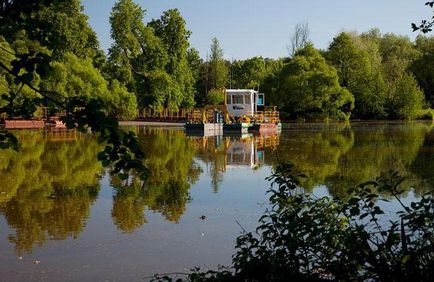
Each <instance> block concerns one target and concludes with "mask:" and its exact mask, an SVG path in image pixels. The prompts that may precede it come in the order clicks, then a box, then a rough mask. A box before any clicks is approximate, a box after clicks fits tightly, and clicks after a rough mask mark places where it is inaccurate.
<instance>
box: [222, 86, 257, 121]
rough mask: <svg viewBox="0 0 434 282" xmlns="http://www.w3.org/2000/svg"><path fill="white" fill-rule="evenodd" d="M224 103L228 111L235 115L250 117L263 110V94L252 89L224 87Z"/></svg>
mask: <svg viewBox="0 0 434 282" xmlns="http://www.w3.org/2000/svg"><path fill="white" fill-rule="evenodd" d="M225 103H226V107H227V110H228V112H229V113H230V114H231V115H232V116H235V117H241V116H248V117H251V116H253V115H254V113H255V112H257V111H258V107H259V110H263V108H264V106H265V96H264V94H262V93H259V92H258V91H256V90H253V89H226V97H225Z"/></svg>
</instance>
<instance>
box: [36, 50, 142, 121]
mask: <svg viewBox="0 0 434 282" xmlns="http://www.w3.org/2000/svg"><path fill="white" fill-rule="evenodd" d="M51 68H52V69H51V72H50V75H49V76H48V78H47V79H46V80H44V81H43V82H42V87H43V89H47V90H51V91H56V92H57V93H58V94H60V95H62V96H63V97H82V98H85V99H87V100H90V99H91V98H100V99H101V101H103V102H104V103H105V106H106V110H107V111H108V113H110V114H112V115H113V116H115V117H117V118H126V119H128V118H134V117H135V116H136V109H137V102H136V99H135V96H134V94H132V93H129V92H128V91H127V90H126V89H125V88H124V87H122V86H121V85H120V84H119V82H118V81H112V83H111V85H108V83H107V81H106V80H105V79H104V77H103V76H102V75H101V73H100V71H99V70H98V69H96V68H95V67H94V66H93V65H92V62H91V61H90V60H89V59H79V58H77V57H76V56H75V55H74V54H72V53H66V54H65V55H64V56H63V58H62V60H59V61H54V62H52V63H51Z"/></svg>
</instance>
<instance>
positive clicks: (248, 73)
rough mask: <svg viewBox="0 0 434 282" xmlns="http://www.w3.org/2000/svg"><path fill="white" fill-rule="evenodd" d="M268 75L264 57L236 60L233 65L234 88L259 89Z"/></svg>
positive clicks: (232, 78)
mask: <svg viewBox="0 0 434 282" xmlns="http://www.w3.org/2000/svg"><path fill="white" fill-rule="evenodd" d="M265 75H266V63H265V60H264V59H263V58H262V57H253V58H251V59H247V60H244V61H235V62H234V63H233V64H232V65H231V80H232V85H233V88H239V89H243V88H247V89H259V88H260V86H261V83H262V81H263V80H264V78H265Z"/></svg>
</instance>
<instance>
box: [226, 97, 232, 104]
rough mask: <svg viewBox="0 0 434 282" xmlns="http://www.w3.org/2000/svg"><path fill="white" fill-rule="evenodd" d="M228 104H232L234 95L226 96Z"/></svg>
mask: <svg viewBox="0 0 434 282" xmlns="http://www.w3.org/2000/svg"><path fill="white" fill-rule="evenodd" d="M226 103H227V104H232V95H226Z"/></svg>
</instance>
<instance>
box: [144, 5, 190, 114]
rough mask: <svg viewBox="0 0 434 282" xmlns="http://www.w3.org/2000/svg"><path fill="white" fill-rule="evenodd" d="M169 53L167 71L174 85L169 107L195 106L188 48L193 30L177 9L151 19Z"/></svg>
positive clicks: (152, 25)
mask: <svg viewBox="0 0 434 282" xmlns="http://www.w3.org/2000/svg"><path fill="white" fill-rule="evenodd" d="M149 26H150V27H152V28H153V29H154V31H155V34H156V36H158V37H159V38H160V39H161V41H162V43H163V45H164V47H165V49H166V51H167V54H168V58H169V59H168V63H167V64H166V66H165V70H166V72H167V73H168V74H169V75H170V77H171V78H172V81H173V84H174V87H173V89H172V93H170V94H169V98H168V102H167V103H168V108H171V109H177V108H178V107H180V106H181V107H184V108H191V107H192V106H194V82H195V81H194V74H193V71H192V70H191V68H190V65H189V62H188V50H189V49H188V48H189V46H190V43H189V41H188V39H189V38H190V35H191V32H190V31H189V30H188V29H187V27H186V23H185V20H184V19H183V17H182V16H181V14H180V13H179V11H178V10H177V9H172V10H168V11H165V12H164V13H163V15H162V16H161V18H160V19H158V20H154V21H151V22H150V23H149Z"/></svg>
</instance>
